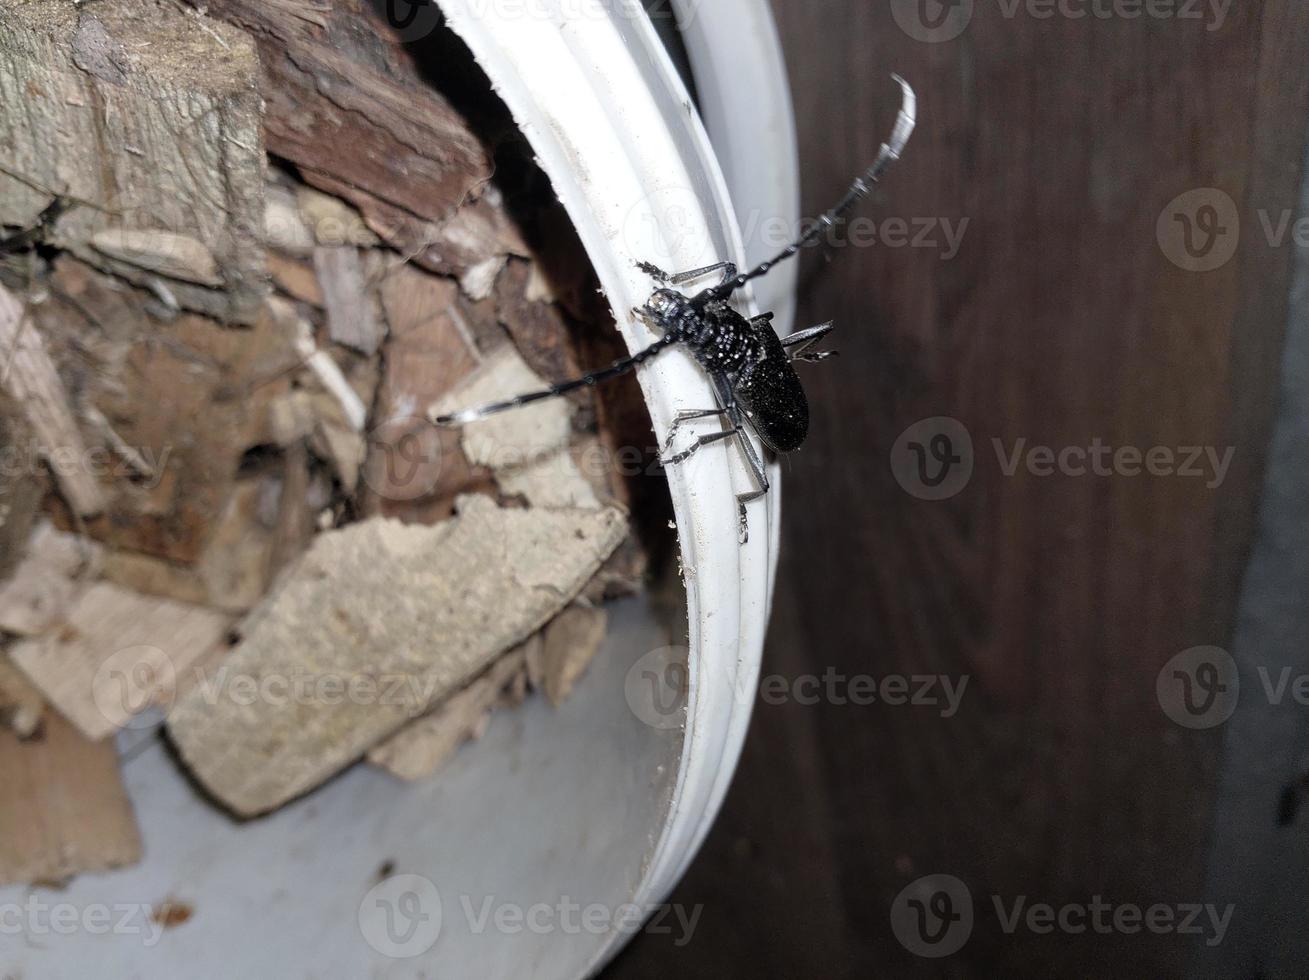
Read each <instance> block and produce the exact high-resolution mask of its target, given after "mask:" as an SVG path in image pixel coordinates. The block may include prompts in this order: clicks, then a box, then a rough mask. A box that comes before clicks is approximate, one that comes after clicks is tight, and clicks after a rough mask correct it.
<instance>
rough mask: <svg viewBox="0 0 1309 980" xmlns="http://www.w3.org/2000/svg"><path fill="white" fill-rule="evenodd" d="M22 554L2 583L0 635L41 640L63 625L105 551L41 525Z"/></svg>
mask: <svg viewBox="0 0 1309 980" xmlns="http://www.w3.org/2000/svg"><path fill="white" fill-rule="evenodd" d="M21 553H22V555H23V559H22V561H21V562H20V563H19V565H18V569H17V570H16V571H15V572H14V574H13V575H12V576H10V578H9V579H8V581H6V582H4V583H0V630H4V631H5V632H7V633H14V634H16V635H18V636H39V635H41V634H42V633H46V632H48V631H50V630H52V629H54V628H55V627H56V626H58V625H59V624H60V623H62V622H63V621H64V618H65V617H66V616H67V615H68V610H69V609H70V608H71V607H72V605H73V602H74V600H76V598H77V596H78V595H79V594H80V593H81V591H82V590H83V589H84V588H85V587H86V583H88V582H89V581H91V580H92V579H93V578H95V577H96V575H97V574H98V573H99V570H100V567H101V564H102V562H103V549H102V548H101V547H100V546H99V545H98V544H96V543H95V542H94V541H88V540H87V539H85V538H79V537H77V536H76V535H72V534H64V533H63V532H61V531H56V530H55V529H54V528H53V527H51V526H50V524H49V523H47V522H42V523H40V524H38V525H37V526H36V529H35V530H34V531H33V532H32V536H31V538H30V539H29V540H28V541H27V543H26V545H25V546H24V548H23V551H22V552H21Z"/></svg>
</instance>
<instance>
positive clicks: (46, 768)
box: [0, 711, 141, 885]
mask: <svg viewBox="0 0 1309 980" xmlns="http://www.w3.org/2000/svg"><path fill="white" fill-rule="evenodd" d="M0 786H3V787H4V792H3V793H0V885H10V884H38V883H39V884H46V885H53V884H61V883H63V882H65V881H67V880H68V879H69V878H71V877H73V876H74V875H77V874H80V873H83V872H98V871H112V870H114V869H115V868H124V867H128V866H130V865H133V864H136V863H137V862H138V861H140V860H141V835H140V832H139V831H138V830H137V826H136V818H135V817H134V816H133V814H132V804H131V801H130V800H128V798H127V793H126V791H125V790H124V789H123V783H122V778H121V776H120V775H119V769H118V753H117V750H116V749H115V748H114V745H113V743H112V742H104V743H99V744H97V743H96V742H93V741H88V740H87V739H86V738H84V737H83V736H82V735H81V734H79V733H78V732H77V730H76V729H75V728H73V726H72V725H70V724H68V722H66V721H65V720H64V719H62V718H61V717H59V715H58V714H57V713H56V712H53V711H47V712H46V714H45V716H44V718H43V719H42V722H41V736H40V737H39V738H36V739H33V740H30V741H20V740H19V738H18V736H17V735H15V734H13V733H12V732H9V731H4V730H0Z"/></svg>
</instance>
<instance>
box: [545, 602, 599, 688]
mask: <svg viewBox="0 0 1309 980" xmlns="http://www.w3.org/2000/svg"><path fill="white" fill-rule="evenodd" d="M608 624H609V617H608V615H607V614H606V613H605V611H604V609H602V608H600V607H599V606H569V607H568V608H567V609H565V610H564V611H563V612H561V613H560V614H559V615H558V616H557V617H556V618H555V619H554V621H553V622H551V623H550V625H549V626H547V627H546V628H545V649H544V651H543V653H542V655H541V666H540V671H541V684H542V686H543V687H544V689H545V696H546V697H548V698H549V699H550V703H551V704H553V705H555V706H556V707H558V706H559V705H561V704H563V703H564V702H565V701H566V700H568V696H569V695H570V694H572V693H573V688H574V687H575V686H576V685H577V682H578V680H579V679H580V678H581V676H582V675H583V674H584V673H586V668H587V667H589V666H590V665H591V661H592V660H594V659H595V656H596V654H597V653H599V652H600V647H601V645H603V643H604V639H605V631H606V629H607V628H608Z"/></svg>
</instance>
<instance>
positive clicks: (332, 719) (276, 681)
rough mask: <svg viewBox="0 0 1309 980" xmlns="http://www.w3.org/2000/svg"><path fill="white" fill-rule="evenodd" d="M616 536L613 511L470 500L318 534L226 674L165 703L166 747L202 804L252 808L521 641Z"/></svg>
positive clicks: (349, 758)
mask: <svg viewBox="0 0 1309 980" xmlns="http://www.w3.org/2000/svg"><path fill="white" fill-rule="evenodd" d="M626 533H627V528H626V522H625V520H624V517H623V514H622V512H621V511H618V510H602V511H568V510H521V509H501V508H499V507H497V506H496V505H495V503H494V502H493V501H491V500H490V499H489V498H487V497H483V496H480V495H474V496H468V497H464V498H461V500H460V503H459V512H458V515H457V516H456V517H454V518H452V519H451V520H449V521H447V522H445V523H443V524H441V525H438V526H436V527H431V528H428V527H419V526H406V525H403V524H401V523H400V522H398V521H394V520H387V519H383V518H374V519H372V520H369V521H365V522H363V523H360V524H356V525H351V526H349V527H345V528H342V529H340V530H336V531H329V532H326V533H324V534H321V535H319V536H318V537H317V538H316V539H315V540H314V542H313V544H312V545H311V547H310V549H309V551H308V553H307V554H306V555H305V556H304V557H303V558H302V559H301V560H300V561H299V562H298V563H297V564H296V565H295V566H293V567H292V568H291V569H289V570H288V571H287V573H286V574H285V575H284V576H283V579H282V580H281V583H280V585H279V587H278V588H277V590H276V591H275V592H274V594H273V595H272V596H270V597H269V599H268V600H267V602H266V603H265V604H264V606H263V607H261V608H260V609H259V610H257V611H256V613H255V614H254V616H253V617H252V618H251V621H250V622H249V623H248V624H247V625H246V629H247V632H246V633H245V637H244V640H243V641H242V642H241V644H240V645H239V646H238V647H237V648H236V650H235V651H234V652H233V653H232V655H231V656H230V657H229V658H228V659H227V661H226V662H225V666H227V667H229V668H230V671H231V674H230V676H229V677H228V678H227V679H226V680H223V679H222V678H220V679H218V680H217V681H216V683H215V685H210V686H209V687H208V688H205V687H204V686H198V687H197V688H196V689H195V690H194V691H193V692H192V693H191V694H190V695H188V696H187V697H185V698H183V699H182V700H180V701H179V702H178V704H177V706H176V708H175V709H174V711H173V712H172V714H171V715H170V717H169V722H168V727H169V731H170V733H171V735H172V738H173V740H174V742H175V743H176V745H177V747H178V749H179V751H180V753H181V755H182V758H183V759H184V760H185V761H186V763H187V765H188V766H189V767H190V769H191V771H192V773H193V774H194V775H195V776H196V777H197V778H198V779H199V780H200V781H201V782H202V783H203V784H204V785H205V786H206V787H207V788H208V789H209V791H210V792H211V793H212V794H213V795H214V796H215V797H216V798H217V799H219V800H221V801H222V802H223V803H225V804H226V805H227V806H228V807H230V808H231V809H232V810H233V811H234V812H236V813H238V814H242V815H246V816H251V815H255V814H259V813H264V812H267V811H268V810H271V809H273V808H274V807H277V806H280V805H281V804H283V803H285V802H287V801H288V800H290V799H293V798H295V797H296V796H299V795H300V794H302V793H304V792H306V791H308V790H310V789H312V788H313V787H315V786H317V785H319V784H320V783H322V782H323V781H324V780H325V779H327V778H329V777H330V776H332V775H333V774H334V773H336V772H338V771H339V770H340V769H341V768H343V767H344V766H346V765H348V764H350V763H351V762H353V761H355V760H356V759H358V758H360V757H361V756H362V755H363V754H364V753H365V752H367V751H368V749H370V748H371V747H372V746H374V745H376V744H377V743H378V742H379V741H380V740H382V739H384V738H386V737H387V736H389V735H391V734H392V733H393V732H395V731H396V730H398V729H399V728H400V727H401V726H402V725H404V724H405V723H406V722H407V721H409V720H410V719H412V718H414V717H417V716H419V715H421V714H423V713H424V712H426V711H427V710H428V709H429V708H430V707H431V705H432V704H434V703H436V702H438V701H440V700H441V699H443V698H444V697H446V696H448V695H449V693H450V692H452V691H456V690H459V689H460V688H462V687H463V686H465V685H466V684H467V683H468V682H469V681H470V680H471V679H472V678H473V677H475V676H477V674H478V673H480V672H481V671H483V670H485V669H486V667H487V666H488V664H490V663H491V662H492V661H493V660H494V659H495V658H497V657H498V656H499V655H500V654H501V653H502V652H503V651H505V650H507V649H509V648H510V647H512V646H514V645H515V644H518V643H521V642H523V640H524V639H526V638H527V637H528V636H530V635H531V634H532V633H533V632H535V631H536V630H537V629H539V628H540V627H541V626H542V625H543V624H544V623H545V622H547V621H548V620H549V619H551V618H552V617H553V616H554V615H555V614H556V613H557V612H558V611H559V610H560V609H561V608H562V607H563V606H564V605H566V604H567V603H568V602H569V601H571V599H572V598H573V596H575V595H576V594H577V593H578V592H579V591H580V590H581V588H582V587H583V585H585V584H586V582H587V581H588V580H589V579H590V578H591V576H592V575H594V574H595V571H596V569H597V568H599V566H600V564H601V563H602V562H603V561H604V560H605V558H606V557H607V556H608V555H609V554H610V553H611V552H612V551H613V550H614V548H616V547H617V546H618V543H619V542H620V541H621V540H622V539H623V537H624V536H625V535H626ZM295 678H302V679H308V680H309V681H310V682H311V683H310V685H309V686H310V689H311V690H317V692H318V693H317V694H316V695H315V696H311V697H304V698H291V699H290V700H289V702H288V700H287V699H286V698H281V697H277V698H274V697H262V698H261V697H256V698H254V699H253V701H252V702H251V701H250V700H249V699H240V700H242V701H244V702H245V703H238V699H235V698H233V697H231V696H228V695H229V694H231V693H233V690H234V687H235V686H236V685H237V684H238V683H239V684H240V685H241V686H243V687H244V686H245V685H246V684H247V683H249V684H252V685H253V688H254V690H256V691H258V690H274V689H276V690H281V691H285V689H286V685H287V684H289V683H290V682H291V681H292V680H293V679H295ZM326 685H330V686H331V690H332V692H334V693H333V694H331V695H329V694H328V693H327V691H328V688H327V686H326ZM215 688H216V689H215ZM349 692H353V694H352V695H351V694H349Z"/></svg>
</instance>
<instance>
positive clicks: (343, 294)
mask: <svg viewBox="0 0 1309 980" xmlns="http://www.w3.org/2000/svg"><path fill="white" fill-rule="evenodd" d="M314 271H315V272H316V273H317V274H318V284H319V286H320V287H321V288H322V290H323V307H324V309H326V310H327V332H328V334H329V335H330V336H331V338H332V340H333V341H334V342H335V343H338V344H343V345H344V346H346V347H351V348H353V349H354V350H357V351H359V352H360V353H361V354H369V355H372V354H376V353H377V349H378V348H379V347H381V346H382V338H383V336H384V334H385V331H384V330H383V327H382V319H381V316H380V315H379V314H378V310H377V300H376V298H375V297H374V295H373V293H372V292H371V291H370V290H369V288H368V283H367V281H366V280H365V277H364V267H363V263H362V262H361V261H360V258H359V249H357V248H352V247H350V246H347V245H341V246H320V247H318V248H316V249H314Z"/></svg>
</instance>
